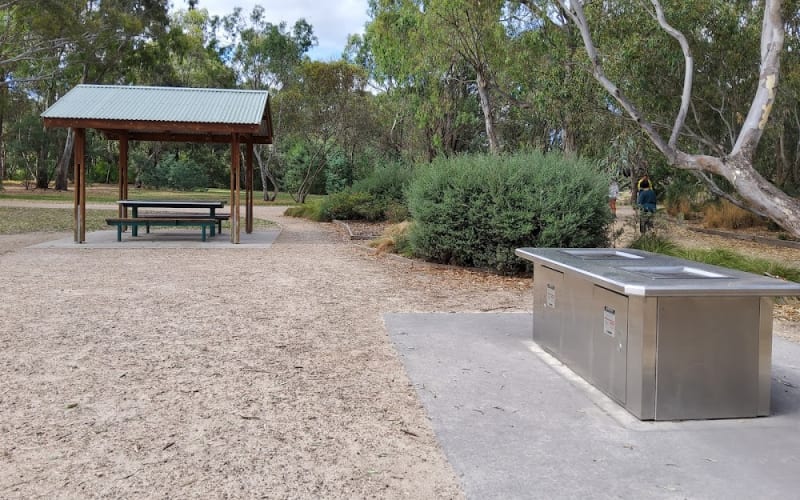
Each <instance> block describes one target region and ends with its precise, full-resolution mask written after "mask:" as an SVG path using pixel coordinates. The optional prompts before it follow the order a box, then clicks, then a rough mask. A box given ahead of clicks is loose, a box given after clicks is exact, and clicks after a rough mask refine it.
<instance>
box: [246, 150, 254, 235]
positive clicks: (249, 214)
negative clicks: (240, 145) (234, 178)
mask: <svg viewBox="0 0 800 500" xmlns="http://www.w3.org/2000/svg"><path fill="white" fill-rule="evenodd" d="M245 160H246V163H247V178H246V179H245V184H246V186H247V188H246V191H245V195H246V204H247V208H246V209H245V210H246V212H245V231H247V234H250V233H252V232H253V140H252V137H251V138H250V140H249V141H247V154H246V156H245Z"/></svg>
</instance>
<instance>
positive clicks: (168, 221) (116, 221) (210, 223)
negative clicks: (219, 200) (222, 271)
mask: <svg viewBox="0 0 800 500" xmlns="http://www.w3.org/2000/svg"><path fill="white" fill-rule="evenodd" d="M218 223H220V220H219V219H218V218H217V217H213V218H212V217H208V216H204V217H198V216H184V215H183V214H177V215H171V216H165V215H160V216H158V217H150V216H147V217H136V218H110V219H106V224H108V225H109V226H117V241H122V228H123V227H125V226H130V227H131V228H132V229H133V230H132V231H131V232H132V233H133V235H134V236H136V231H135V229H136V228H138V227H139V226H141V225H144V226H145V228H146V230H147V232H148V233H149V232H150V226H200V229H201V230H202V240H203V241H206V229H210V230H211V236H212V237H213V236H214V235H215V234H216V232H215V227H216V225H217V224H218Z"/></svg>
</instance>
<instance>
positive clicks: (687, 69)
mask: <svg viewBox="0 0 800 500" xmlns="http://www.w3.org/2000/svg"><path fill="white" fill-rule="evenodd" d="M650 3H652V4H653V8H654V9H655V18H656V20H657V21H658V24H659V26H661V29H663V30H664V31H666V32H667V34H669V36H671V37H672V38H674V39H675V40H677V41H678V43H679V44H680V46H681V51H683V59H684V75H683V94H682V95H681V107H680V109H679V110H678V116H676V117H675V124H674V125H673V126H672V134H670V136H669V146H670V147H671V148H673V149H674V148H677V145H678V137H679V136H680V134H681V128H683V124H684V122H686V115H687V113H688V112H689V103H690V102H691V100H692V80H693V78H694V58H693V57H692V52H691V50H689V42H688V40H686V37H685V36H684V35H683V33H681V32H680V31H678V30H676V29H675V28H673V27H672V26H671V25H670V24H669V23H668V22H667V18H666V17H665V16H664V9H663V8H662V7H661V3H660V2H659V1H658V0H650Z"/></svg>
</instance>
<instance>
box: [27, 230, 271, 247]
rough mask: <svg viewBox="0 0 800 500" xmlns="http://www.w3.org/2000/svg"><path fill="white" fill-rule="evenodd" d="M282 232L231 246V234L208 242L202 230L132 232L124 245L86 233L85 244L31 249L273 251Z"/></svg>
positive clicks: (107, 235) (108, 234)
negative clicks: (271, 247)
mask: <svg viewBox="0 0 800 500" xmlns="http://www.w3.org/2000/svg"><path fill="white" fill-rule="evenodd" d="M280 233H281V230H280V229H279V228H276V229H267V230H261V231H253V232H252V233H250V234H247V233H245V232H244V231H242V232H241V233H240V234H239V243H238V244H233V243H231V235H230V233H228V232H227V231H225V232H223V233H222V234H217V235H216V236H214V237H213V238H212V237H210V236H209V235H208V234H207V235H206V241H202V240H201V239H200V230H199V229H174V228H169V229H164V228H163V227H158V228H152V229H151V230H150V233H149V234H148V233H145V231H144V228H139V236H137V237H135V238H134V237H133V236H131V234H130V231H129V232H126V233H123V234H122V241H117V231H116V230H112V231H92V232H90V233H86V241H85V242H84V243H75V241H73V237H72V236H69V237H68V238H62V239H58V240H53V241H46V242H44V243H39V244H38V245H33V246H31V247H29V248H75V249H82V248H115V249H127V248H204V249H220V248H225V249H253V248H269V247H270V246H272V243H273V242H274V241H275V240H276V239H277V238H278V235H280Z"/></svg>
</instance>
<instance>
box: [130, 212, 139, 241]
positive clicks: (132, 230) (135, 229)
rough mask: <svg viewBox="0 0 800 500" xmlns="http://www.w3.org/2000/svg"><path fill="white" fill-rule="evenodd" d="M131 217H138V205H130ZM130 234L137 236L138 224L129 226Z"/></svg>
mask: <svg viewBox="0 0 800 500" xmlns="http://www.w3.org/2000/svg"><path fill="white" fill-rule="evenodd" d="M131 217H132V218H134V219H135V218H137V217H139V207H137V206H133V207H131ZM131 236H139V225H138V224H134V225H132V226H131Z"/></svg>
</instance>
